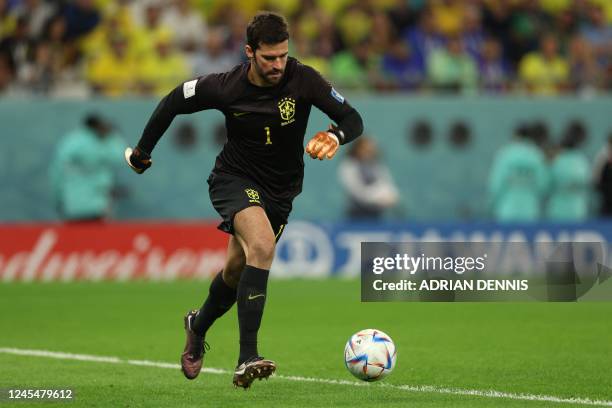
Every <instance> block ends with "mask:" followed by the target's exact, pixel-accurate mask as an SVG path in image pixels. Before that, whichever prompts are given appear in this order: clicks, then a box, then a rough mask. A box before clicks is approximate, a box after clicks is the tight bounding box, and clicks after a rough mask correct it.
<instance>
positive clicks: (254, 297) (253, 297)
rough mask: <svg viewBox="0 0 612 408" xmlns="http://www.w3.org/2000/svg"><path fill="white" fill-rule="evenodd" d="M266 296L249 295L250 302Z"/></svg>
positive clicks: (261, 294)
mask: <svg viewBox="0 0 612 408" xmlns="http://www.w3.org/2000/svg"><path fill="white" fill-rule="evenodd" d="M265 296H266V295H264V294H263V293H260V294H259V295H255V296H253V295H249V297H248V299H249V300H253V299H257V298H258V297H265Z"/></svg>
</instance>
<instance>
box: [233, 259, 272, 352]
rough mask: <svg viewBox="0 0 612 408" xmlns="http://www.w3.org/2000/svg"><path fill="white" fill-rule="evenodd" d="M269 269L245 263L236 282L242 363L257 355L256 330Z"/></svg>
mask: <svg viewBox="0 0 612 408" xmlns="http://www.w3.org/2000/svg"><path fill="white" fill-rule="evenodd" d="M269 273H270V271H268V270H266V269H259V268H255V267H254V266H250V265H246V266H245V267H244V271H242V276H241V277H240V283H239V284H238V324H239V327H240V357H239V358H238V364H242V363H243V362H245V361H246V360H248V359H249V358H251V357H254V356H257V355H258V353H257V332H258V331H259V326H260V325H261V318H262V316H263V310H264V305H265V303H266V287H267V286H268V275H269Z"/></svg>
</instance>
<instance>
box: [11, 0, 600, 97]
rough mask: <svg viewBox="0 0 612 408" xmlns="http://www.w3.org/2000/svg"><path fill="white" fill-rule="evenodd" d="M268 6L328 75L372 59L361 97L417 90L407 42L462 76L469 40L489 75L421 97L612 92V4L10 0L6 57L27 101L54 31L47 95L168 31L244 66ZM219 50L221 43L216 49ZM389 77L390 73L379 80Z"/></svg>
mask: <svg viewBox="0 0 612 408" xmlns="http://www.w3.org/2000/svg"><path fill="white" fill-rule="evenodd" d="M262 8H272V9H275V10H279V11H280V12H281V13H284V14H285V15H286V16H287V17H288V18H289V19H290V20H291V24H290V27H291V30H292V35H291V38H292V40H291V41H290V53H291V54H293V55H296V56H298V57H299V58H300V59H301V60H303V61H304V62H305V63H307V64H313V65H315V66H316V68H317V69H319V70H321V71H322V72H323V73H324V72H325V71H326V70H327V67H328V66H330V65H332V61H333V60H335V59H336V58H337V57H339V58H338V59H339V61H341V62H342V63H344V64H346V63H347V62H354V60H352V59H351V58H347V56H350V55H351V53H350V52H348V53H347V51H349V50H352V51H353V54H354V55H357V54H360V56H359V57H358V58H357V60H358V61H368V63H367V64H366V65H367V66H368V67H367V69H366V71H367V74H366V77H367V81H365V82H360V83H359V85H356V82H355V81H353V82H352V86H356V87H358V88H362V89H372V88H373V89H378V90H387V89H389V88H391V89H401V90H413V89H414V85H412V84H411V85H407V86H406V84H400V85H397V84H394V80H391V81H389V80H388V75H389V72H390V73H391V77H394V76H395V77H398V76H399V77H400V78H405V77H406V75H408V76H412V73H410V74H406V71H405V70H406V69H407V66H406V65H405V63H406V62H407V60H405V59H404V58H403V57H401V58H399V59H398V58H397V56H398V55H399V54H402V53H403V52H404V51H403V50H402V47H400V46H399V42H398V41H397V40H396V37H397V36H400V37H402V38H403V40H404V41H405V42H406V43H407V44H408V47H407V50H408V51H409V55H410V58H409V60H410V62H411V67H412V68H413V67H427V66H428V65H431V63H432V62H435V64H434V65H442V66H443V67H446V68H449V67H452V66H453V65H455V67H456V61H455V62H454V63H450V62H449V61H450V60H449V59H448V56H449V54H450V55H452V52H449V51H448V50H446V53H444V52H442V53H440V52H436V55H434V56H432V52H433V51H434V50H437V49H440V48H444V46H445V45H446V42H447V38H450V39H449V40H448V42H449V43H450V44H448V48H453V46H454V45H453V43H454V39H455V38H456V37H459V38H460V39H461V43H462V47H461V48H462V49H463V51H462V52H461V54H466V55H469V56H470V57H471V59H472V60H473V61H474V62H475V63H476V66H477V67H478V68H479V72H480V74H481V78H482V80H481V81H476V82H474V83H470V85H469V86H467V87H466V86H465V83H461V82H457V81H456V80H452V81H450V85H449V84H446V83H445V84H442V85H441V84H440V83H438V82H434V83H428V82H427V81H424V82H423V83H422V84H421V86H419V89H433V90H434V91H436V90H440V91H443V92H447V91H448V90H449V89H451V90H458V89H461V90H464V91H465V90H467V91H470V92H471V91H475V90H476V87H477V86H478V90H480V91H483V92H485V93H491V92H495V93H501V92H508V91H514V90H521V89H527V90H528V91H530V92H533V93H535V94H541V95H551V94H558V93H574V94H583V95H590V94H593V93H602V92H603V91H609V90H611V89H612V1H609V0H540V1H527V0H512V1H509V0H461V1H459V0H374V1H373V0H303V1H299V0H253V1H251V2H246V3H245V2H244V1H240V0H112V1H111V0H71V1H66V0H0V43H4V45H3V47H4V51H1V52H5V53H6V52H8V53H9V54H10V63H11V65H10V67H11V69H12V70H13V79H12V83H11V84H10V88H11V89H13V90H17V94H25V95H27V94H28V93H41V90H42V89H45V86H39V85H40V84H39V85H36V86H35V87H33V88H28V85H27V84H29V83H31V81H30V79H29V77H28V78H24V73H27V74H28V75H30V74H31V73H32V72H33V71H38V72H39V73H42V72H44V71H45V69H42V68H41V69H38V67H36V66H35V64H36V59H37V58H42V54H44V53H45V52H46V51H45V48H46V47H47V45H41V47H40V51H39V47H38V45H39V44H40V43H41V42H46V43H49V38H48V33H49V32H50V31H53V32H61V35H60V36H59V37H57V36H55V37H54V40H53V41H51V42H50V45H49V47H50V52H49V54H50V56H51V58H50V59H51V60H54V61H63V62H62V63H61V64H57V65H56V66H57V67H58V69H57V70H54V71H53V75H52V76H50V77H60V78H61V86H60V85H58V84H57V83H56V85H54V86H51V87H50V88H49V90H48V91H46V95H50V96H61V95H75V94H79V91H78V90H79V89H82V83H83V80H85V79H86V78H87V77H86V75H85V73H86V72H87V71H86V70H83V69H81V65H80V64H81V61H82V60H85V61H88V62H90V61H91V60H92V59H98V57H99V56H100V55H104V54H108V53H110V50H109V48H110V46H109V43H110V42H109V40H108V38H109V37H111V36H121V37H124V38H125V39H126V41H127V44H128V47H127V53H128V54H130V56H131V57H132V58H136V59H138V60H144V59H147V58H148V57H149V56H150V55H151V54H155V45H154V41H155V39H156V38H157V37H158V35H159V34H160V33H161V32H164V31H168V30H169V31H171V32H172V33H173V40H174V41H175V43H174V44H173V46H174V48H175V49H177V50H178V51H180V52H181V53H182V54H183V56H184V57H185V58H187V59H188V60H189V61H190V62H193V59H194V58H195V57H196V56H197V54H198V53H199V52H200V51H201V50H202V47H205V48H208V47H209V46H210V47H212V48H213V49H214V48H215V47H217V45H211V44H210V43H209V44H206V38H207V36H208V33H207V31H208V28H207V27H208V26H209V24H210V25H213V26H214V27H216V28H215V29H217V30H219V31H222V32H223V39H224V44H223V50H224V52H223V53H222V54H223V55H224V56H229V55H233V59H234V60H235V61H242V60H244V27H245V25H246V23H247V17H248V16H250V15H251V14H252V13H254V12H255V11H256V10H258V9H262ZM24 23H26V24H27V27H26V28H27V29H26V30H25V31H26V35H25V40H26V42H27V43H29V44H31V45H30V46H29V47H26V48H28V51H27V52H26V53H24V52H22V51H18V52H17V53H16V54H15V53H14V52H13V50H12V49H11V47H12V45H11V46H10V47H9V44H13V43H14V42H15V41H17V42H19V43H20V44H24V37H23V31H24V30H23V28H24V27H25V25H24ZM51 26H52V27H53V28H52V29H50V27H51ZM217 42H218V38H214V39H213V40H212V43H217ZM365 43H367V44H368V48H367V50H361V52H359V53H357V54H356V53H355V47H356V46H357V44H365ZM540 44H541V46H540V47H539V45H540ZM58 45H60V46H59V47H58ZM538 47H539V48H538ZM17 48H18V49H19V50H24V49H25V48H24V47H23V46H20V47H17ZM8 49H11V50H10V51H7V50H8ZM294 51H296V52H295V53H294ZM37 53H38V57H36V55H37ZM364 53H365V54H367V55H362V54H364ZM441 55H442V56H443V57H444V58H440V56H441ZM24 56H25V57H24ZM15 57H17V59H15ZM204 58H207V56H206V55H204ZM383 58H386V60H385V61H382V59H383ZM43 59H44V58H43ZM213 59H215V60H216V58H213ZM440 59H442V60H443V62H442V64H440V62H441V61H440ZM455 59H456V58H455ZM216 62H217V61H215V64H214V65H217V64H216ZM206 64H207V65H211V62H210V61H208V62H207V63H206ZM43 65H44V64H43ZM218 65H219V66H221V65H224V66H225V64H218ZM228 65H229V64H228ZM335 65H338V61H336V64H335ZM340 65H342V64H340ZM381 67H382V68H381ZM349 68H351V69H350V73H349V74H347V75H344V73H342V72H340V73H339V72H338V70H336V74H340V76H341V77H342V78H344V77H352V76H354V74H355V73H356V72H358V70H357V71H356V70H355V69H353V68H354V67H353V66H351V67H349ZM412 68H411V69H412ZM199 69H200V68H198V70H199ZM211 69H212V70H219V69H218V68H214V67H213V68H211ZM223 69H227V68H223ZM329 70H330V71H331V72H333V71H334V69H333V68H332V67H330V68H329ZM383 70H384V71H387V72H379V71H383ZM451 71H452V70H451ZM47 72H48V70H47ZM450 73H451V72H450V71H447V72H446V73H445V74H450ZM455 75H456V73H455ZM470 75H473V74H470ZM43 76H44V75H43ZM71 80H74V81H75V84H70V81H71ZM332 80H333V78H332ZM519 80H520V81H521V82H520V83H518V81H519ZM43 82H45V81H43ZM400 82H403V80H401V79H400ZM409 82H414V81H412V80H411V81H409ZM468 82H470V81H468ZM432 85H433V86H432ZM518 85H523V87H521V86H518ZM66 89H67V90H68V91H67V92H64V90H66ZM73 90H77V91H73Z"/></svg>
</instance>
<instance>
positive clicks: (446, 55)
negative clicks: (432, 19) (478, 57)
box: [427, 36, 478, 92]
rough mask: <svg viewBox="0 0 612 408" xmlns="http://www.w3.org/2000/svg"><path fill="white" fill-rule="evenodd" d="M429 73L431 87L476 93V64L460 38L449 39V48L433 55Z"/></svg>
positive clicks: (439, 50)
mask: <svg viewBox="0 0 612 408" xmlns="http://www.w3.org/2000/svg"><path fill="white" fill-rule="evenodd" d="M427 73H428V78H429V81H430V83H431V85H432V86H433V87H434V88H435V89H438V90H441V91H450V92H460V91H462V92H470V91H474V90H475V88H476V84H477V81H478V71H477V69H476V63H475V61H474V60H473V59H472V57H471V56H470V55H469V54H468V53H466V52H465V50H464V49H463V43H462V42H461V38H460V37H459V36H454V37H451V38H449V40H448V45H447V47H445V48H438V49H436V50H434V51H433V52H432V53H431V56H430V58H429V61H428V62H427Z"/></svg>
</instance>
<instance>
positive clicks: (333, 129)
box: [327, 126, 344, 145]
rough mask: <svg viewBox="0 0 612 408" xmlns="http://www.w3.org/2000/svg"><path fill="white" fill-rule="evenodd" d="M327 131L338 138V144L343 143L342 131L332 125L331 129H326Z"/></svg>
mask: <svg viewBox="0 0 612 408" xmlns="http://www.w3.org/2000/svg"><path fill="white" fill-rule="evenodd" d="M327 133H330V134H331V135H333V136H335V137H336V139H337V140H338V144H339V145H342V144H344V132H343V131H342V130H340V129H338V128H337V127H336V126H332V127H331V129H329V130H328V131H327Z"/></svg>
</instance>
